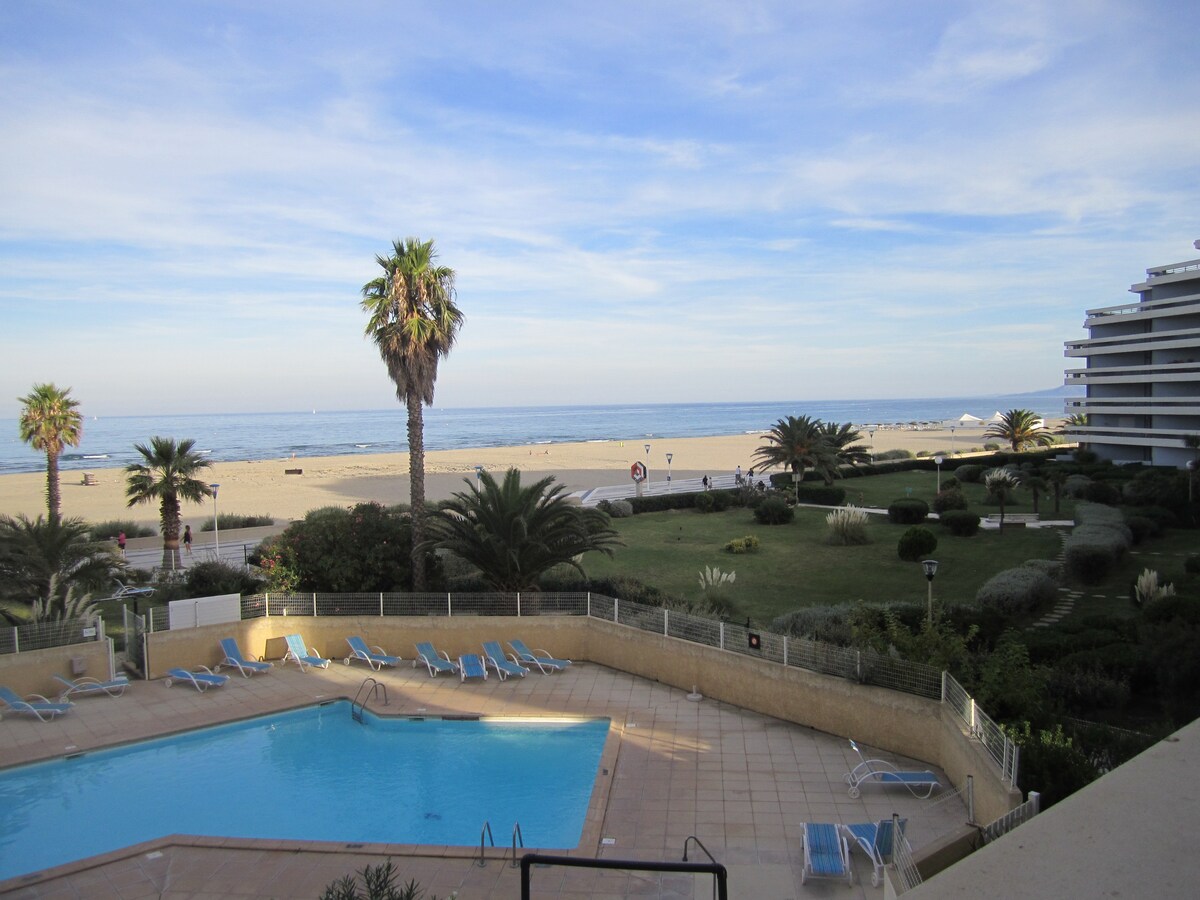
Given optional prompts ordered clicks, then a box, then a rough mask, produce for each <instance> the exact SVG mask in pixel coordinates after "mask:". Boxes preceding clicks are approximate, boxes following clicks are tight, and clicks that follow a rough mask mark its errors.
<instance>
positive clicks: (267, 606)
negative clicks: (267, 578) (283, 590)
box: [263, 594, 271, 619]
mask: <svg viewBox="0 0 1200 900" xmlns="http://www.w3.org/2000/svg"><path fill="white" fill-rule="evenodd" d="M263 613H264V614H265V617H266V618H268V619H269V618H271V595H270V594H263Z"/></svg>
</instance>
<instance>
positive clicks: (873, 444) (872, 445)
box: [867, 428, 875, 462]
mask: <svg viewBox="0 0 1200 900" xmlns="http://www.w3.org/2000/svg"><path fill="white" fill-rule="evenodd" d="M867 434H869V435H870V436H871V462H875V429H874V428H868V429H867Z"/></svg>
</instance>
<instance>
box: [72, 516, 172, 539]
mask: <svg viewBox="0 0 1200 900" xmlns="http://www.w3.org/2000/svg"><path fill="white" fill-rule="evenodd" d="M122 531H123V532H125V537H127V538H140V537H154V535H156V534H158V532H157V531H155V530H154V529H153V528H147V527H146V526H145V525H139V524H138V523H137V522H134V521H133V520H132V519H113V520H112V521H109V522H97V523H96V524H95V525H92V526H91V527H90V529H89V531H88V534H89V535H90V536H91V539H92V540H93V541H115V540H116V539H117V535H119V534H120V533H121V532H122Z"/></svg>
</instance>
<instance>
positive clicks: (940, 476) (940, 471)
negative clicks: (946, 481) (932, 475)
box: [933, 453, 946, 494]
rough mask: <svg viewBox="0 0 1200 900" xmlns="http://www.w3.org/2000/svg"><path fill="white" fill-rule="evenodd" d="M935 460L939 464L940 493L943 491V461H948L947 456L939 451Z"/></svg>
mask: <svg viewBox="0 0 1200 900" xmlns="http://www.w3.org/2000/svg"><path fill="white" fill-rule="evenodd" d="M933 461H934V463H935V464H936V465H937V473H938V479H937V492H938V493H939V494H940V493H941V492H942V463H944V462H945V461H946V458H945V457H944V456H942V454H940V453H939V454H938V455H937V456H935V457H934V458H933Z"/></svg>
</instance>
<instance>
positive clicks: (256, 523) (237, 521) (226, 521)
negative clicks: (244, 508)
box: [200, 513, 275, 531]
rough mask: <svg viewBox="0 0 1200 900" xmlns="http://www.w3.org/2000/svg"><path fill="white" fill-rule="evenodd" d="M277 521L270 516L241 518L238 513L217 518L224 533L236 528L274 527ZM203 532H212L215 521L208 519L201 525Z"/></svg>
mask: <svg viewBox="0 0 1200 900" xmlns="http://www.w3.org/2000/svg"><path fill="white" fill-rule="evenodd" d="M274 524H275V520H274V519H273V518H271V517H270V516H240V515H238V514H237V513H221V514H220V515H218V516H217V525H220V526H221V530H222V531H232V530H233V529H234V528H262V527H263V526H267V525H274ZM200 530H201V531H212V530H213V520H212V519H206V520H205V521H204V522H202V523H201V525H200Z"/></svg>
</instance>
